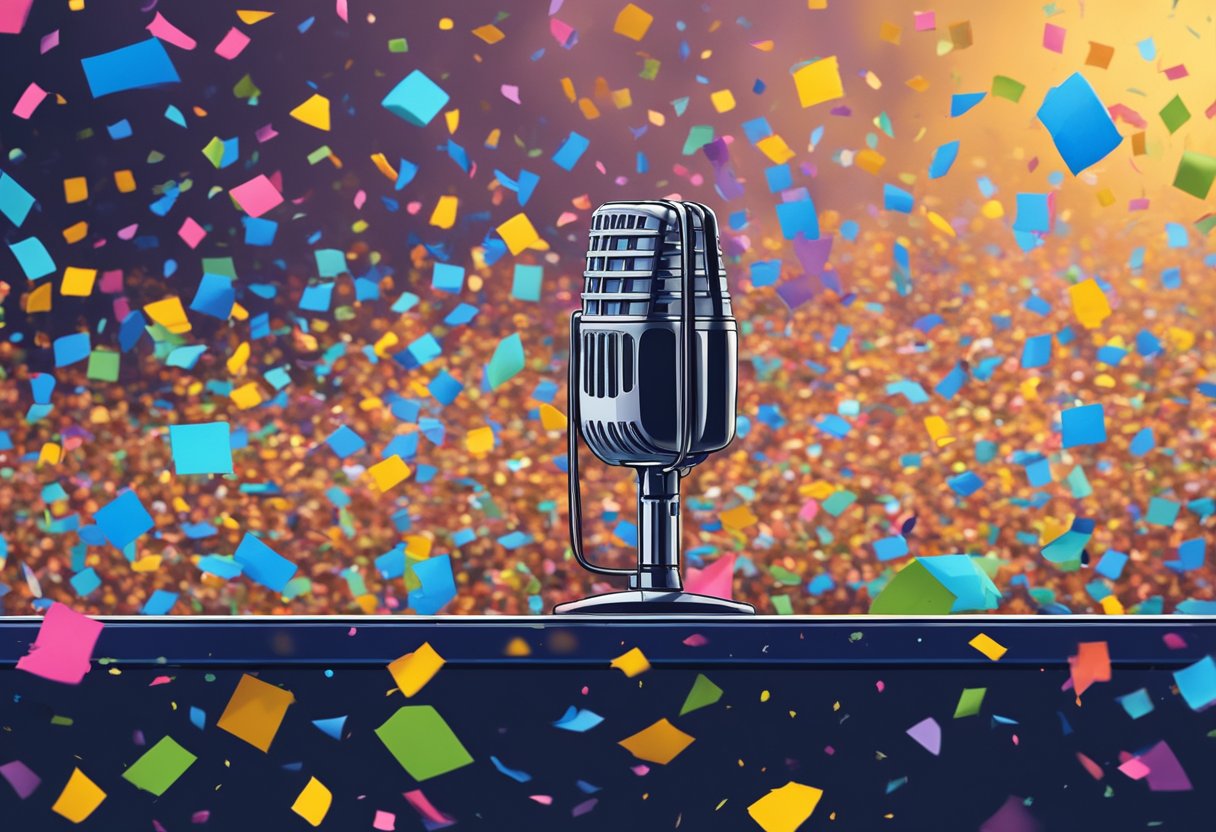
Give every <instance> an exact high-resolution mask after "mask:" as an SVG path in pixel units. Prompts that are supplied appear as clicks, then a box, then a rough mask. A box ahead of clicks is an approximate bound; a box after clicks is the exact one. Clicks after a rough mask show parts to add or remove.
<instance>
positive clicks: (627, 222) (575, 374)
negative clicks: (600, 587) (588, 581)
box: [556, 200, 753, 613]
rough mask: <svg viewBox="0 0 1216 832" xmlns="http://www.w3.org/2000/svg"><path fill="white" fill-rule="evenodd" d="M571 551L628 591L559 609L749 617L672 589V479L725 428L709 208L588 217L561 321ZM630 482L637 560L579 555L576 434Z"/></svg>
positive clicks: (724, 332) (727, 338)
mask: <svg viewBox="0 0 1216 832" xmlns="http://www.w3.org/2000/svg"><path fill="white" fill-rule="evenodd" d="M568 382H569V390H568V404H569V410H570V428H569V430H570V437H569V446H570V454H569V458H568V459H569V469H570V488H569V494H570V519H571V547H572V549H573V551H574V554H575V557H576V558H577V559H578V561H579V563H580V564H582V565H583V567H584V568H586V569H588V570H590V571H592V572H596V573H599V574H608V575H628V576H629V587H630V591H629V592H622V593H613V594H610V595H601V596H595V597H592V598H588V599H584V600H583V601H579V602H574V603H572V604H564V605H560V606H559V608H558V609H557V610H556V611H557V612H697V613H701V612H752V611H753V610H752V608H751V607H750V606H748V605H745V604H736V603H734V602H731V601H725V600H723V599H717V598H708V597H706V596H700V595H693V594H691V593H686V592H683V588H682V582H681V577H680V560H679V554H680V544H681V512H680V478H681V477H682V476H684V475H686V474H687V473H688V472H689V470H690V469H691V468H692V467H693V466H694V465H697V464H698V463H700V462H702V461H703V460H704V459H705V458H706V456H708V455H709V454H710V453H713V452H714V451H719V450H722V449H723V448H725V447H726V446H727V445H729V444H730V442H731V440H732V439H733V438H734V433H735V399H736V394H737V387H738V326H737V324H736V322H735V319H734V315H733V312H732V309H731V302H730V293H729V291H728V289H727V284H726V272H725V269H724V268H723V266H722V255H721V251H720V249H719V243H718V232H717V221H716V218H715V217H714V214H713V211H711V210H710V209H709V208H707V207H705V206H703V205H699V204H697V203H692V202H674V201H667V200H656V201H646V202H609V203H605V204H604V205H601V206H600V207H599V208H598V209H596V211H595V212H594V214H593V215H592V218H591V229H590V243H589V248H588V250H587V254H586V269H585V271H584V283H583V294H582V308H581V309H580V310H579V311H576V312H575V313H574V314H573V315H572V316H571V321H570V373H569V379H568ZM579 435H581V436H582V437H583V438H584V440H585V441H586V442H587V445H588V446H589V447H590V448H591V450H592V452H593V453H594V454H595V455H596V456H597V457H598V458H599V459H600V460H602V461H603V462H606V463H608V464H610V465H622V466H627V467H630V468H633V469H634V470H635V471H636V472H637V476H638V562H637V567H636V568H635V569H617V568H607V567H601V566H598V565H596V564H593V563H591V562H590V561H588V560H587V558H586V557H585V556H584V554H583V551H582V540H581V537H582V535H581V496H580V490H579V484H578V444H577V443H578V436H579Z"/></svg>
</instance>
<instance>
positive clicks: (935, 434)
mask: <svg viewBox="0 0 1216 832" xmlns="http://www.w3.org/2000/svg"><path fill="white" fill-rule="evenodd" d="M925 430H927V431H929V438H930V439H932V440H933V443H934V444H935V445H937V447H939V448H944V447H946V446H947V445H949V444H950V443H951V442H953V441H954V439H955V437H953V436H951V435H950V426H949V425H948V424H946V420H945V419H943V418H942V417H941V416H926V417H925Z"/></svg>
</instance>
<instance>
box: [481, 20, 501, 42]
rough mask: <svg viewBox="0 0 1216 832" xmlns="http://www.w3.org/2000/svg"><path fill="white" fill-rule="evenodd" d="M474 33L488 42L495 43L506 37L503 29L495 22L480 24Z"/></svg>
mask: <svg viewBox="0 0 1216 832" xmlns="http://www.w3.org/2000/svg"><path fill="white" fill-rule="evenodd" d="M473 34H474V35H476V36H477V37H479V38H481V39H482V40H484V41H485V42H486V43H490V44H494V43H498V42H499V41H500V40H502V39H503V38H505V37H506V35H504V34H503V31H502V29H499V28H498V27H497V26H495V25H494V24H493V23H487V24H486V25H485V26H478V27H477V28H476V29H474V30H473Z"/></svg>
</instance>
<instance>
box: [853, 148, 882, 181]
mask: <svg viewBox="0 0 1216 832" xmlns="http://www.w3.org/2000/svg"><path fill="white" fill-rule="evenodd" d="M886 163H887V157H886V156H883V155H882V154H881V153H879V152H878V151H877V150H871V149H870V148H868V147H863V148H862V149H861V150H859V151H857V155H856V156H854V157H853V164H854V165H856V166H857V167H859V168H861V169H862V170H864V171H865V172H866V173H870V174H873V175H875V176H877V175H878V172H879V171H880V170H882V167H883V165H885V164H886Z"/></svg>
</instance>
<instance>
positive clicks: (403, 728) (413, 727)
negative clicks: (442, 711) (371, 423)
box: [376, 705, 473, 780]
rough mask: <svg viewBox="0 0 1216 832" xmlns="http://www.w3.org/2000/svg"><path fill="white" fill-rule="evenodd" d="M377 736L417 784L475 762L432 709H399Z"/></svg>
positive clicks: (425, 706) (408, 707)
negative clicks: (418, 781) (419, 781)
mask: <svg viewBox="0 0 1216 832" xmlns="http://www.w3.org/2000/svg"><path fill="white" fill-rule="evenodd" d="M376 736H377V737H379V738H380V742H382V743H384V747H385V748H387V749H388V750H389V753H390V754H392V755H393V757H395V758H396V760H397V762H398V763H400V764H401V767H402V768H404V769H405V770H406V772H407V773H408V774H409V775H410V777H413V778H414V779H415V780H429V779H430V778H432V777H438V776H439V775H440V774H446V773H447V772H449V771H454V770H456V769H458V768H461V767H463V766H467V765H469V764H470V763H472V762H473V758H472V757H471V756H470V755H469V752H468V751H467V750H466V749H465V747H464V746H463V745H462V744H461V742H460V740H459V739H457V737H456V735H455V734H454V733H453V732H452V729H451V728H450V727H448V724H447V722H445V721H444V719H443V717H442V716H440V715H439V712H438V711H436V710H435V709H434V708H433V707H431V706H430V705H406V706H404V707H401V708H398V709H397V712H396V713H395V714H393V715H392V716H391V717H389V718H388V720H387V721H386V722H385V723H384V724H383V725H381V726H380V727H379V728H377V729H376Z"/></svg>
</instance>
